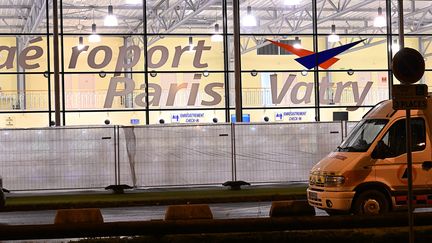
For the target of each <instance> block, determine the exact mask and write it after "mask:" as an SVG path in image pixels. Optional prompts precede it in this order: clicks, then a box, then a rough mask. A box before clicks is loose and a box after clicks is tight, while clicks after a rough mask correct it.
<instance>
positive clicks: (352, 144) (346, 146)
mask: <svg viewBox="0 0 432 243" xmlns="http://www.w3.org/2000/svg"><path fill="white" fill-rule="evenodd" d="M387 122H388V120H387V119H370V120H362V121H360V122H359V124H357V126H356V127H355V128H354V129H353V130H352V131H351V133H350V134H349V135H348V137H347V139H346V140H344V141H343V142H342V144H341V145H340V146H339V147H338V148H337V149H336V151H338V152H366V151H367V150H368V149H369V147H370V145H371V144H372V142H373V141H374V140H375V138H376V137H377V136H378V134H379V132H380V131H381V130H382V129H383V127H384V126H385V125H386V124H387Z"/></svg>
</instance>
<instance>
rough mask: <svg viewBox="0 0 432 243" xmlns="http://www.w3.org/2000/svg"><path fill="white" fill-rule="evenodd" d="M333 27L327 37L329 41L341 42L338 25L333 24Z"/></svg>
mask: <svg viewBox="0 0 432 243" xmlns="http://www.w3.org/2000/svg"><path fill="white" fill-rule="evenodd" d="M331 29H332V32H331V34H330V35H329V36H328V37H327V38H328V42H330V43H334V42H339V40H340V38H339V36H338V35H337V34H336V25H334V24H332V26H331Z"/></svg>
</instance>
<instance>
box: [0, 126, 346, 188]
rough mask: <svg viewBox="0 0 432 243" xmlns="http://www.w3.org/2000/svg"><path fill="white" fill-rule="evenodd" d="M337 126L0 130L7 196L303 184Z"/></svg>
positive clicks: (333, 140) (336, 137)
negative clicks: (38, 192)
mask: <svg viewBox="0 0 432 243" xmlns="http://www.w3.org/2000/svg"><path fill="white" fill-rule="evenodd" d="M344 127H350V128H351V127H352V126H342V125H341V123H340V122H320V123H316V122H315V123H277V124H275V123H256V124H253V123H252V124H251V123H238V124H196V125H186V124H183V125H182V124H175V125H173V124H169V125H149V126H133V127H131V126H90V127H56V128H41V129H1V130H0V175H1V176H2V177H3V186H4V187H5V188H7V189H9V190H12V191H35V190H74V189H98V188H104V187H106V186H108V185H119V184H128V185H130V186H133V187H136V188H143V187H170V186H194V185H220V184H221V183H223V182H225V181H230V180H244V181H247V182H250V183H277V182H292V181H306V180H307V179H308V174H309V170H310V169H311V167H312V166H313V165H314V164H315V163H317V162H318V161H319V160H320V159H321V158H322V157H324V156H325V155H326V154H328V153H329V152H330V151H332V150H333V149H334V148H335V147H336V146H337V145H338V144H340V142H341V140H342V139H343V135H344V134H347V132H346V131H342V130H343V129H344Z"/></svg>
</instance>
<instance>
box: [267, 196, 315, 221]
mask: <svg viewBox="0 0 432 243" xmlns="http://www.w3.org/2000/svg"><path fill="white" fill-rule="evenodd" d="M288 216H315V209H314V207H312V206H310V205H309V203H308V202H307V201H304V200H301V201H294V200H289V201H274V202H272V205H271V208H270V217H288Z"/></svg>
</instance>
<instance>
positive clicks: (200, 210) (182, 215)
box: [165, 204, 213, 220]
mask: <svg viewBox="0 0 432 243" xmlns="http://www.w3.org/2000/svg"><path fill="white" fill-rule="evenodd" d="M178 219H180V220H184V219H213V214H212V212H211V210H210V207H209V206H208V205H207V204H187V205H170V206H168V208H167V210H166V212H165V220H178Z"/></svg>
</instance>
